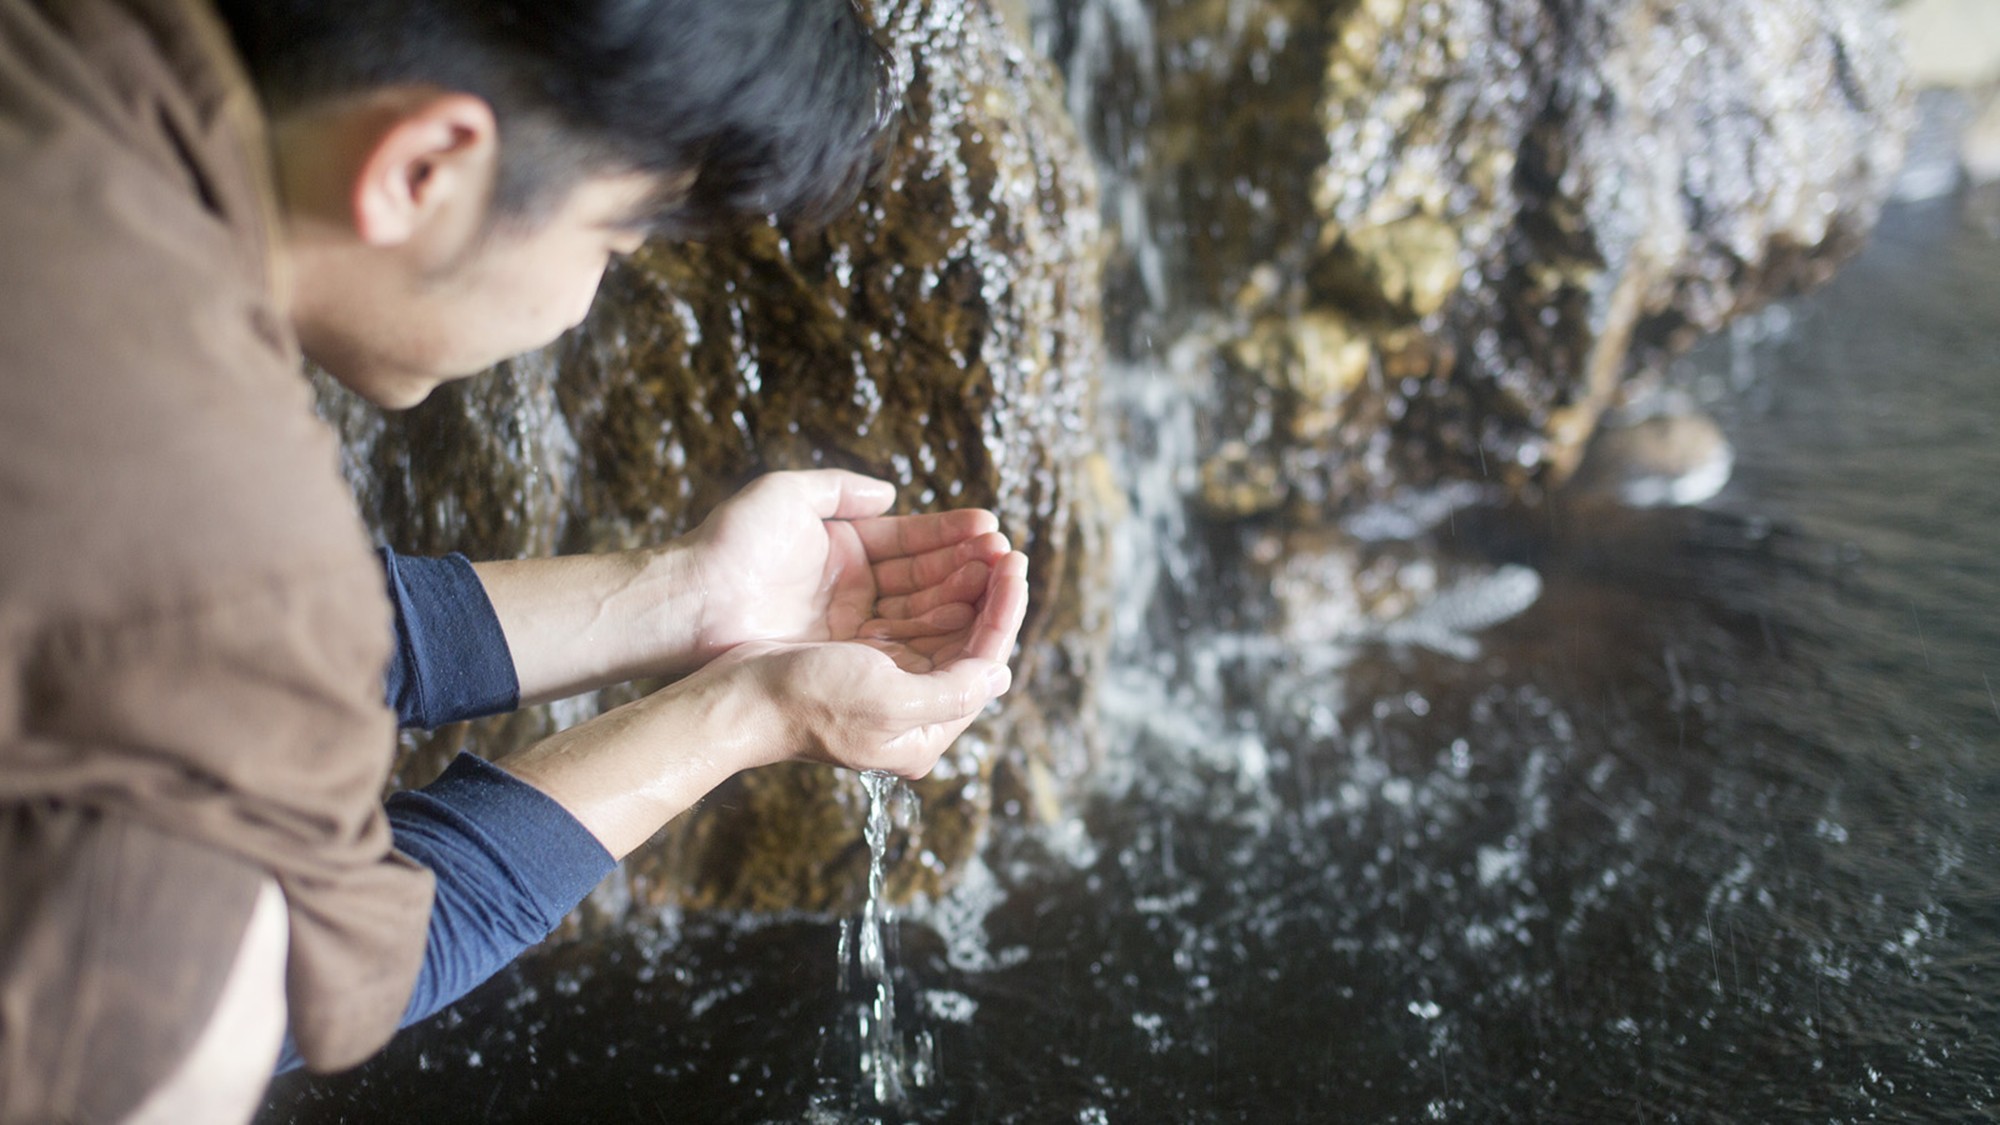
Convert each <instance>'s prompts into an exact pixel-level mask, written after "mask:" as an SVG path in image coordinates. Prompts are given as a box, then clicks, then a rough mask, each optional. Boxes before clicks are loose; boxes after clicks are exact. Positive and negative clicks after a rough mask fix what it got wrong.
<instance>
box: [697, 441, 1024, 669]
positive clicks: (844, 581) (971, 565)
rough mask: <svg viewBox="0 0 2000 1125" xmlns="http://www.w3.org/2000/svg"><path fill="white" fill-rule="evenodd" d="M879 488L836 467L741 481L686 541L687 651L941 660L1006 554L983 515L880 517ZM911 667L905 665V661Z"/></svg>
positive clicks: (886, 490) (884, 485) (882, 493)
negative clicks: (866, 643)
mask: <svg viewBox="0 0 2000 1125" xmlns="http://www.w3.org/2000/svg"><path fill="white" fill-rule="evenodd" d="M895 496H896V494H895V489H894V487H893V486H891V485H890V484H889V483H888V482H886V481H880V480H876V479H874V478H872V477H866V476H862V475H860V474H858V473H850V472H846V471H843V470H837V469H828V470H814V471H807V472H788V473H772V474H769V475H767V476H764V477H760V478H758V479H757V480H756V481H753V482H752V483H751V484H750V485H749V486H748V487H746V488H744V489H743V491H741V492H739V493H737V494H736V495H735V496H733V497H731V498H730V499H729V500H727V501H725V502H724V503H723V504H722V505H721V506H720V507H718V508H716V510H715V511H714V512H712V513H711V514H710V515H709V517H708V519H707V520H705V521H703V523H702V525H701V526H700V527H698V528H696V529H695V530H694V531H693V532H692V533H690V534H689V535H688V536H687V539H686V540H685V546H686V547H688V548H689V549H690V551H691V557H692V561H693V572H694V574H695V576H696V581H697V582H698V583H699V584H700V587H701V608H700V623H699V625H698V636H697V644H698V646H699V648H700V650H701V651H702V652H704V653H705V654H707V655H714V654H718V653H721V652H723V651H726V650H728V649H730V648H733V647H735V646H737V645H741V644H745V643H749V642H755V641H778V642H791V643H797V642H813V641H844V640H854V639H858V638H864V637H865V638H871V639H877V640H883V641H893V642H900V643H899V644H896V645H893V646H889V647H884V648H883V649H882V651H884V652H887V653H889V654H891V655H892V656H895V657H896V658H897V662H898V664H899V665H902V666H904V667H905V668H906V669H908V670H926V669H925V668H923V667H919V664H923V663H924V662H929V663H933V664H934V663H935V662H936V661H937V660H938V659H939V658H941V657H943V656H944V655H945V654H947V653H949V652H951V651H952V646H953V645H954V644H955V643H957V642H955V641H953V640H952V639H951V638H954V637H957V636H959V635H961V634H963V633H964V632H965V630H967V629H968V628H969V627H970V626H971V625H972V623H973V622H974V621H975V620H976V618H977V617H978V605H979V603H980V601H981V599H983V598H985V597H986V596H987V591H988V587H989V586H990V585H991V579H992V577H993V573H994V569H995V567H996V566H998V565H999V563H1000V562H1001V560H1002V559H1004V558H1005V557H1006V556H1007V555H1008V553H1009V545H1008V542H1007V539H1006V537H1005V536H1003V535H1001V534H1000V533H999V531H998V530H997V528H998V521H997V520H996V519H995V518H994V516H993V514H992V513H991V512H986V511H980V510H978V509H959V510H955V511H949V512H936V513H929V514H924V515H914V516H885V515H884V514H883V513H885V512H887V511H888V510H889V507H890V505H891V504H893V503H894V502H895ZM912 658H915V660H916V663H911V662H910V661H911V659H912Z"/></svg>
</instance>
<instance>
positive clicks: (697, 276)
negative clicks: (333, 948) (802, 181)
mask: <svg viewBox="0 0 2000 1125" xmlns="http://www.w3.org/2000/svg"><path fill="white" fill-rule="evenodd" d="M876 14H877V16H878V17H879V21H880V24H881V26H882V28H883V31H884V34H885V36H886V37H887V38H888V40H889V41H890V43H891V45H892V47H893V49H894V51H895V53H896V55H897V56H898V58H899V59H900V60H901V61H902V64H903V65H902V75H901V79H902V81H903V83H904V85H905V95H904V100H905V110H904V114H903V117H902V124H901V129H900V132H899V134H898V135H897V137H896V140H895V143H894V146H893V151H892V152H891V154H890V156H889V159H888V162H887V165H886V168H885V171H884V174H883V176H882V177H881V180H880V182H879V183H878V184H876V185H875V186H873V187H871V188H870V189H869V190H868V191H867V192H866V193H865V195H864V197H863V199H862V201H861V204H860V206H859V207H858V208H857V209H856V210H855V211H854V212H853V213H852V214H851V215H850V216H849V217H847V218H845V219H842V220H841V221H839V222H838V223H836V224H834V225H833V226H831V227H829V228H827V229H824V230H818V231H804V230H792V229H785V228H781V227H774V226H769V225H760V226H756V227H754V228H752V229H748V230H745V231H743V232H741V233H740V234H738V235H735V236H733V237H728V238H724V239H720V240H718V241H714V242H710V243H707V244H700V245H693V244H689V245H655V246H650V247H647V248H646V249H645V250H643V251H642V252H641V253H640V254H638V255H637V256H636V257H635V258H634V259H633V260H632V261H630V262H629V263H628V264H626V265H623V266H620V267H617V268H616V269H614V271H613V272H612V274H610V275H609V276H608V277H607V279H606V283H605V286H604V288H603V291H602V292H601V293H600V295H599V298H598V302H597V305H596V307H595V308H594V310H593V312H592V315H591V317H590V319H589V321H588V322H587V323H586V324H585V325H584V326H583V327H582V328H581V329H580V330H579V331H578V332H577V333H574V334H572V336H571V337H569V338H567V339H565V340H564V341H561V342H559V343H558V344H556V345H554V346H552V347H550V348H549V349H546V350H544V351H543V352H540V353H537V354H534V355H530V356H527V357H523V358H521V359H519V360H516V361H514V362H511V363H507V364H503V365H501V366H500V367H499V368H498V369H496V370H495V371H493V372H491V373H488V374H487V375H484V376H482V377H480V378H477V379H474V380H472V381H470V382H467V383H465V384H462V385H459V386H455V387H451V388H447V389H445V390H443V391H440V392H439V393H438V394H437V395H435V396H433V399H432V401H430V402H428V403H426V404H425V405H423V406H422V407H420V408H418V409H416V410H413V411H411V412H409V413H407V414H405V415H400V416H392V417H387V418H384V417H383V416H381V415H379V414H377V413H375V412H374V411H372V410H369V409H367V408H366V407H364V406H361V405H359V404H357V403H356V402H354V401H353V400H351V399H349V398H348V397H346V396H345V395H344V394H342V393H341V392H339V391H338V390H337V389H336V388H334V387H332V386H331V385H330V383H329V382H328V381H327V380H324V379H322V381H321V386H322V390H323V394H322V401H323V409H324V411H325V412H326V413H327V414H328V416H329V417H331V418H333V419H334V420H335V421H336V422H337V423H338V424H339V425H340V426H341V428H342V431H343V434H344V435H345V437H346V448H347V455H348V458H349V470H350V475H351V476H352V478H353V479H354V480H355V482H356V484H357V490H358V491H359V492H360V494H361V495H362V497H363V505H364V509H365V511H366V513H367V515H368V516H369V518H370V519H371V521H372V522H373V524H374V525H375V527H376V528H378V529H379V532H380V534H381V535H382V536H383V538H384V539H385V541H387V542H389V543H391V544H393V545H395V546H396V547H397V548H398V549H399V550H404V551H410V552H419V553H423V552H430V553H441V552H444V551H449V550H462V551H465V552H467V553H468V554H470V555H472V556H473V557H475V558H481V557H487V558H493V557H517V556H527V555H543V554H550V553H573V552H585V551H594V550H606V549H618V548H624V547H629V546H636V545H640V544H647V543H654V542H659V541H662V540H664V539H666V538H668V537H671V536H673V535H675V534H677V533H679V532H682V531H685V530H687V529H688V528H691V527H692V526H694V524H696V523H697V522H699V520H700V519H701V517H702V516H703V515H705V514H706V513H707V511H708V510H709V509H710V508H712V507H713V506H714V505H715V503H716V502H718V501H719V500H721V499H722V498H724V497H726V496H728V495H729V494H731V493H732V492H734V491H735V490H736V489H737V488H739V487H740V486H741V485H742V484H744V483H745V482H747V481H748V480H750V479H751V478H752V477H754V476H755V475H757V474H759V473H762V472H766V471H770V470H777V469H787V468H806V467H816V466H838V467H845V468H852V469H857V470H861V471H864V472H869V473H874V474H877V475H880V476H883V477H886V478H887V479H890V480H893V481H895V482H896V483H897V484H898V485H899V486H900V487H901V491H902V505H901V510H932V509H936V508H940V507H949V506H982V507H991V508H994V509H996V510H997V511H998V512H999V513H1000V515H1001V520H1002V525H1003V528H1004V530H1006V531H1007V532H1008V534H1009V535H1010V536H1011V537H1012V538H1013V539H1014V541H1015V543H1016V544H1017V545H1018V546H1020V547H1021V548H1022V549H1023V550H1025V551H1026V552H1027V553H1028V555H1029V559H1030V563H1031V568H1032V590H1031V596H1032V605H1033V609H1032V610H1031V617H1030V621H1029V624H1028V626H1027V628H1026V630H1025V634H1024V644H1023V648H1022V651H1021V653H1020V655H1019V657H1018V658H1017V660H1016V662H1015V663H1016V683H1017V685H1018V686H1017V689H1016V690H1015V691H1014V692H1013V693H1011V694H1010V696H1009V699H1008V702H1007V703H1006V705H1005V708H1004V709H1003V710H1002V711H1001V712H1000V713H999V714H998V715H994V716H989V717H988V718H987V719H984V720H982V721H981V722H980V724H979V725H977V726H975V728H974V729H973V731H972V732H971V733H970V734H969V735H968V736H967V737H966V738H965V739H962V740H961V742H960V744H959V747H958V748H957V749H956V750H955V751H954V752H953V753H952V754H951V755H949V756H948V757H947V759H946V760H945V762H943V763H942V764H941V765H940V767H939V769H938V771H937V773H936V774H935V775H934V777H933V778H931V779H929V780H927V781H926V782H924V783H923V784H921V785H920V786H919V787H918V788H919V793H920V795H921V797H922V799H923V803H924V808H925V815H924V817H923V818H922V822H921V824H920V825H919V826H918V828H917V830H916V831H917V835H916V836H915V837H911V838H904V839H901V840H899V841H897V844H896V846H897V848H898V850H899V852H904V853H907V854H908V856H909V857H911V860H909V861H905V862H900V863H898V864H897V865H896V867H895V870H896V872H897V877H898V879H899V880H900V881H901V886H900V887H899V888H898V889H899V890H900V891H901V892H902V893H904V894H907V893H910V892H912V891H914V890H918V889H924V888H928V887H933V886H935V885H936V883H937V881H938V880H939V879H941V878H942V877H944V876H946V875H948V874H949V873H950V872H951V871H953V870H955V869H956V868H957V867H958V866H959V865H960V864H962V863H963V862H964V860H965V859H966V858H967V857H968V856H969V855H970V854H971V851H972V849H973V848H974V847H975V846H976V842H977V841H978V839H979V838H980V835H981V833H982V831H983V828H984V825H985V824H986V822H987V819H988V818H989V817H990V816H991V815H993V813H994V811H995V809H996V808H1016V809H1019V808H1027V807H1031V806H1032V805H1033V802H1032V801H1031V800H1030V799H1029V798H1030V796H1031V795H1032V794H1033V793H1036V792H1046V791H1050V790H1051V788H1052V787H1051V786H1050V784H1049V778H1050V776H1051V774H1052V771H1060V770H1063V769H1072V768H1074V762H1073V761H1068V760H1066V759H1065V754H1068V753H1069V752H1070V750H1073V748H1075V747H1077V746H1079V745H1081V743H1082V740H1083V737H1084V736H1083V732H1082V731H1081V729H1080V726H1079V723H1080V720H1079V716H1080V715H1081V714H1082V713H1083V711H1084V709H1085V708H1084V693H1085V691H1086V689H1087V685H1088V684H1089V683H1090V682H1091V679H1092V676H1091V671H1092V666H1093V662H1094V661H1096V660H1098V659H1101V657H1100V656H1099V652H1100V650H1101V648H1102V637H1103V633H1104V630H1103V627H1102V618H1103V613H1104V599H1105V596H1106V595H1105V591H1104V590H1103V579H1102V577H1101V575H1100V574H1099V573H1098V572H1097V570H1096V569H1095V567H1096V563H1097V560H1099V559H1100V558H1101V556H1102V552H1101V551H1100V550H1099V549H1098V547H1097V543H1098V540H1099V539H1100V538H1101V535H1102V526H1103V522H1104V520H1105V519H1106V517H1107V513H1108V511H1109V508H1108V507H1107V503H1106V498H1105V496H1104V495H1103V494H1102V488H1101V484H1100V482H1101V480H1102V475H1103V474H1102V473H1101V472H1099V471H1097V470H1096V469H1094V468H1093V458H1094V457H1096V456H1098V454H1099V449H1100V446H1099V444H1098V442H1097V440H1096V438H1095V429H1094V418H1095V412H1094V410H1093V408H1092V402H1091V395H1092V378H1093V376H1094V375H1095V373H1096V372H1097V370H1098V368H1099V367H1100V365H1101V360H1102V351H1101V349H1102V329H1101V325H1100V322H1099V314H1098V300H1099V294H1100V292H1101V280H1100V266H1099V260H1100V255H1101V247H1100V241H1101V234H1100V230H1099V227H1098V221H1097V202H1096V198H1095V194H1094V181H1093V178H1092V174H1091V163H1090V161H1089V159H1088V158H1087V156H1086V155H1085V154H1084V153H1083V151H1082V149H1081V147H1080V145H1079V142H1078V140H1077V138H1076V136H1075V133H1074V131H1073V130H1072V129H1071V127H1070V126H1069V124H1068V121H1067V119H1066V118H1065V117H1064V116H1063V114H1062V112H1061V108H1060V106H1059V105H1058V104H1057V103H1056V102H1055V101H1054V99H1053V97H1052V96H1051V93H1050V88H1049V86H1048V79H1049V75H1048V73H1047V68H1046V67H1045V66H1044V65H1043V64H1041V63H1039V62H1038V61H1037V60H1035V59H1034V58H1032V57H1031V56H1030V55H1029V54H1028V53H1027V52H1026V50H1025V48H1024V47H1023V46H1022V44H1021V43H1020V42H1019V41H1018V39H1017V38H1015V37H1013V36H1011V35H1010V34H1009V33H1008V32H1007V31H1006V30H1005V29H1004V28H1003V27H1002V25H1001V24H1000V23H999V21H998V18H997V17H996V16H995V15H994V13H993V12H992V11H990V10H989V9H988V8H987V7H986V6H985V5H983V4H977V3H975V4H961V3H957V2H952V3H943V2H932V0H900V2H892V3H883V4H880V5H878V7H877V9H876ZM645 686H646V685H637V686H635V687H633V688H630V689H620V690H616V691H611V692H606V693H603V694H602V696H601V697H593V698H587V699H583V700H578V701H572V702H570V703H568V704H563V705H558V706H556V707H554V708H540V709H534V710H530V711H527V712H524V713H522V714H520V715H517V716H511V717H507V718H504V719H496V720H491V721H487V722H483V723H477V724H471V725H468V726H461V727H458V728H455V729H450V730H446V731H442V732H439V733H437V734H435V735H428V736H413V737H412V738H411V739H410V742H411V744H412V749H413V750H414V751H415V754H414V757H413V758H412V759H411V762H410V765H409V767H408V768H407V769H406V770H405V771H404V776H403V778H402V780H403V781H405V782H410V781H420V780H422V779H424V778H426V777H428V776H430V775H431V774H432V773H434V772H435V771H436V770H437V769H439V768H441V767H442V765H443V763H444V762H445V761H446V760H448V758H449V756H450V754H452V753H454V752H455V751H456V750H457V749H459V748H460V747H462V746H463V747H469V748H471V749H473V750H474V751H476V752H478V753H480V754H483V755H486V756H489V757H491V756H497V755H499V754H501V753H504V752H506V751H508V750H510V749H512V748H514V747H516V746H519V745H522V744H524V743H525V742H527V741H529V740H531V739H534V738H538V737H541V736H542V735H544V734H546V733H548V732H550V731H552V730H554V729H557V728H558V727H559V726H562V725H567V724H568V723H571V722H574V721H576V720H578V719H580V718H584V717H587V716H588V715H589V714H591V713H594V712H595V711H596V710H597V709H598V708H599V707H601V706H610V705H614V704H616V703H617V702H620V701H622V700H623V699H625V698H628V697H629V696H630V695H631V693H632V692H635V691H639V690H644V687H645ZM1063 748H1069V750H1065V749H1063ZM1072 756H1073V755H1072ZM862 806H863V801H862V795H861V791H860V786H859V785H858V783H857V782H856V781H855V780H854V779H853V778H852V777H849V776H846V775H844V774H840V773H836V772H835V771H830V770H825V769H820V768H816V767H806V766H799V767H786V768H776V769H766V770H761V771H757V772H755V773H753V774H748V775H744V776H740V777H738V778H737V779H736V780H735V781H733V782H731V783H730V784H728V785H726V786H724V787H723V788H722V789H721V790H720V791H718V792H717V793H715V794H714V795H713V796H712V797H711V798H710V799H709V800H708V801H707V802H706V803H704V804H703V805H702V806H701V807H700V808H698V809H697V810H695V811H694V812H693V813H691V814H689V815H687V816H684V817H682V818H681V819H680V820H678V821H677V822H676V823H675V824H673V825H672V826H670V827H669V828H668V830H667V831H666V832H664V833H663V834H662V837H661V838H660V839H658V840H656V841H654V842H653V844H651V845H650V846H649V847H648V848H646V849H644V850H643V851H642V852H641V853H639V854H637V855H635V856H634V857H633V858H632V859H630V860H628V862H627V863H626V865H625V869H624V875H623V876H622V881H621V882H619V883H618V885H616V886H613V887H612V888H610V889H609V890H608V891H607V892H606V893H604V894H601V895H600V896H598V907H599V909H600V910H609V911H610V912H611V913H612V914H614V915H615V914H618V913H622V912H623V911H625V910H627V909H630V908H631V907H632V906H633V905H634V904H639V905H643V904H647V903H665V902H678V903H687V904H693V905H703V906H708V905H725V906H739V907H755V908H766V909H777V908H805V909H828V908H842V909H845V908H848V907H850V906H852V905H853V904H854V903H855V902H856V901H857V900H858V896H859V895H860V894H861V893H863V892H864V891H865V887H866V880H865V877H866V850H865V848H864V847H863V846H862V844H861V838H862V837H861V825H862V814H863V811H864V809H863V807H862Z"/></svg>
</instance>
